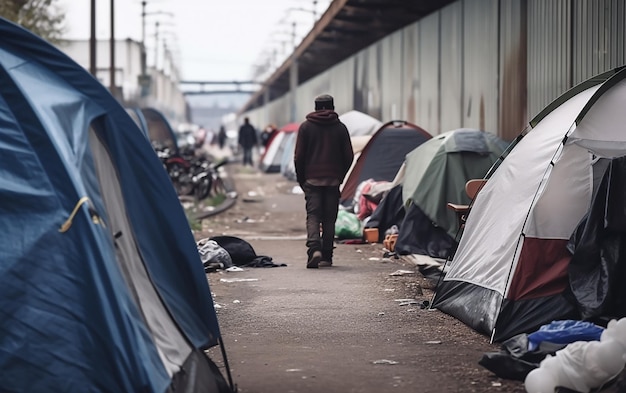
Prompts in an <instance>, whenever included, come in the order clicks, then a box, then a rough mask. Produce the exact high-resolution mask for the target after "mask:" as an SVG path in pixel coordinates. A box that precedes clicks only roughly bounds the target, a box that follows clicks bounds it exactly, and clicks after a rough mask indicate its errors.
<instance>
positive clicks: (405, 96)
mask: <svg viewBox="0 0 626 393" xmlns="http://www.w3.org/2000/svg"><path fill="white" fill-rule="evenodd" d="M417 34H418V25H417V24H413V25H410V26H408V27H406V28H405V29H404V31H403V37H404V38H403V40H402V53H403V56H404V60H403V63H404V67H403V69H402V74H401V75H402V86H403V87H402V104H403V110H402V115H403V116H404V118H405V119H406V120H407V121H410V122H411V123H416V117H417V114H416V113H417V95H418V86H419V84H418V75H419V60H418V57H419V56H418V52H419V51H418V45H417V42H418V35H417Z"/></svg>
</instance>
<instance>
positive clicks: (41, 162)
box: [0, 18, 232, 392]
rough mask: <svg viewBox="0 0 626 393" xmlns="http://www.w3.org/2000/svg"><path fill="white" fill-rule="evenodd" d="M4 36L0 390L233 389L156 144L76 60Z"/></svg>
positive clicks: (0, 66)
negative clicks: (218, 362) (210, 353)
mask: <svg viewBox="0 0 626 393" xmlns="http://www.w3.org/2000/svg"><path fill="white" fill-rule="evenodd" d="M0 37H2V39H0V179H1V181H0V201H1V202H0V232H1V233H2V236H0V391H3V392H5V391H8V392H26V391H28V392H74V391H76V392H78V391H80V392H85V391H89V392H139V391H141V392H166V391H171V390H175V389H177V390H180V391H183V390H184V391H215V392H217V391H220V392H222V391H227V390H226V389H230V388H229V387H228V386H225V385H226V384H225V381H224V378H223V377H222V376H221V374H220V372H219V369H217V368H216V366H215V364H214V363H213V362H212V361H211V360H210V359H209V358H208V357H207V356H206V355H205V353H204V349H207V348H209V347H211V346H214V345H217V344H218V343H221V338H220V331H219V326H218V321H217V317H216V314H215V310H214V308H213V301H212V298H211V292H210V289H209V286H208V283H207V279H206V276H205V273H204V270H203V266H202V263H201V261H200V257H199V254H198V251H197V247H196V243H195V241H194V238H193V236H192V233H191V230H190V228H189V225H188V222H187V219H186V217H185V214H184V211H183V209H182V207H181V205H180V203H179V201H178V198H177V196H176V193H175V192H174V189H173V187H172V185H171V182H170V180H169V178H168V176H167V174H166V173H165V171H164V170H163V168H162V165H161V163H160V162H159V160H158V158H157V156H156V154H155V153H154V151H153V149H152V147H151V146H150V143H149V142H148V140H147V139H146V138H145V136H144V135H143V134H142V132H141V131H140V130H139V128H138V127H137V125H136V124H135V123H134V122H133V120H132V119H131V118H130V116H129V115H128V114H127V113H126V111H125V110H124V108H123V107H122V106H121V105H120V104H118V102H117V101H116V100H115V99H114V98H113V97H112V96H111V95H110V94H109V93H108V91H107V90H106V89H105V88H104V87H103V86H102V85H101V84H100V83H99V82H98V81H97V80H96V79H94V78H93V77H92V76H91V75H90V74H89V73H87V72H86V71H85V70H84V69H83V68H82V67H80V66H79V65H78V64H76V63H75V62H74V61H72V60H71V59H70V58H69V57H67V56H66V55H64V54H63V53H61V52H60V51H58V50H57V49H55V48H54V47H53V46H51V45H50V44H48V43H46V42H45V41H43V40H42V39H40V38H38V37H36V36H34V35H33V34H31V33H29V32H28V31H26V30H24V29H22V28H21V27H19V26H17V25H15V24H13V23H11V22H8V21H7V20H4V19H2V18H0ZM222 349H223V347H222ZM223 354H224V355H225V352H223ZM229 376H230V375H229ZM231 387H232V381H231Z"/></svg>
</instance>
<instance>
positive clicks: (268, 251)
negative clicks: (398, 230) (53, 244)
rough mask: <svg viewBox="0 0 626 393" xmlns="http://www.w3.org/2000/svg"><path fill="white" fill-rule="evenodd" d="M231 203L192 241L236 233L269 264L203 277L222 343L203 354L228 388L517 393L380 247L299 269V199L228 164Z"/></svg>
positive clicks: (483, 344)
mask: <svg viewBox="0 0 626 393" xmlns="http://www.w3.org/2000/svg"><path fill="white" fill-rule="evenodd" d="M229 174H230V176H231V178H232V180H233V181H234V185H235V188H236V191H237V200H236V202H235V203H234V204H233V205H232V206H231V207H230V208H228V209H226V210H224V211H222V212H221V213H220V214H216V215H214V216H211V217H209V218H207V219H206V220H204V221H203V222H202V230H201V231H198V232H197V233H195V236H196V238H202V237H211V236H216V235H230V236H236V237H240V238H241V239H243V240H246V241H247V242H249V243H250V244H251V245H252V247H253V248H254V250H255V252H256V253H257V255H265V256H269V257H271V258H272V260H273V261H274V262H275V263H276V264H285V265H286V266H281V267H271V268H244V269H243V271H239V272H226V271H218V272H213V273H208V274H207V279H208V281H209V284H210V286H211V290H212V293H213V295H214V302H215V306H216V310H217V315H218V320H219V324H220V329H221V333H222V338H223V342H224V347H223V349H224V350H225V352H226V359H224V358H223V356H222V354H221V348H219V347H215V348H212V349H210V350H209V351H208V353H209V355H210V356H211V358H212V359H213V360H214V361H215V362H216V363H217V364H218V366H220V367H221V369H222V371H223V373H224V375H225V376H226V374H227V373H226V364H228V366H229V369H230V374H231V376H232V378H233V381H234V383H235V384H236V385H237V388H238V391H239V392H242V393H270V392H272V393H275V392H294V393H295V392H298V393H318V392H320V393H321V392H330V393H333V392H363V393H373V392H391V391H396V392H443V393H445V392H520V393H521V392H525V389H524V387H523V384H522V383H521V382H518V381H511V380H505V379H500V378H498V377H496V376H495V375H493V374H492V373H491V372H490V371H488V370H486V369H484V368H483V367H482V366H480V365H479V364H478V361H479V360H480V358H481V357H482V355H483V354H484V353H485V352H491V351H497V350H499V346H497V345H495V344H490V343H489V339H488V338H487V337H485V336H482V335H480V334H478V333H476V332H474V331H473V330H471V329H469V328H468V327H467V326H466V325H464V324H463V323H461V322H459V321H457V320H456V319H454V318H452V317H449V316H448V315H446V314H443V313H441V312H439V311H438V310H429V309H428V307H423V304H424V302H428V301H430V300H431V297H432V289H433V283H431V282H429V281H428V280H426V279H425V278H424V277H422V276H421V275H420V274H419V273H418V272H417V270H416V268H415V266H413V265H412V264H410V263H407V262H404V261H402V260H399V259H393V258H392V259H389V258H384V250H383V248H382V245H380V244H341V243H337V244H336V249H335V257H334V266H332V267H330V268H320V269H306V267H305V266H306V247H305V244H304V239H305V229H304V218H305V212H304V197H303V195H302V194H301V193H299V192H298V187H297V184H295V183H293V182H290V181H288V180H286V179H285V178H283V177H282V176H281V175H280V174H266V173H262V172H260V171H258V169H255V168H250V167H241V165H240V164H238V163H233V164H231V165H229Z"/></svg>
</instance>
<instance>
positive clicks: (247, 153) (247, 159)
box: [243, 147, 253, 166]
mask: <svg viewBox="0 0 626 393" xmlns="http://www.w3.org/2000/svg"><path fill="white" fill-rule="evenodd" d="M243 165H250V166H253V164H252V148H251V147H244V148H243Z"/></svg>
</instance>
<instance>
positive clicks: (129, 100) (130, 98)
mask: <svg viewBox="0 0 626 393" xmlns="http://www.w3.org/2000/svg"><path fill="white" fill-rule="evenodd" d="M58 48H59V49H61V50H62V51H63V52H65V53H66V54H67V55H68V56H69V57H71V58H72V59H73V60H74V61H76V62H77V63H78V64H80V65H81V66H83V67H84V68H85V69H87V70H89V64H90V61H89V60H90V59H89V40H65V41H63V43H61V44H59V45H58ZM109 54H110V42H109V40H98V42H97V43H96V78H97V79H98V80H99V81H100V82H101V83H102V84H103V85H104V86H105V87H107V88H108V89H109V91H111V90H112V89H111V86H110V85H111V83H110V81H111V78H110V75H111V73H110V58H109ZM141 75H142V72H141V43H140V42H137V41H134V40H132V39H130V38H128V39H125V40H116V41H115V89H114V91H112V93H113V95H114V96H115V97H116V98H117V99H118V101H120V102H121V103H122V104H123V105H124V106H126V107H152V108H155V109H158V110H159V111H161V112H162V113H163V114H164V115H165V116H166V117H168V120H170V121H171V122H172V123H173V124H177V123H180V122H187V121H189V120H190V117H189V110H188V106H187V102H186V100H185V96H184V95H183V93H182V91H181V90H180V88H179V83H178V82H179V81H180V77H179V74H178V69H177V68H176V66H175V64H174V62H173V61H172V58H171V56H168V52H165V55H163V57H162V59H160V60H159V67H158V68H156V69H155V67H154V66H150V67H147V68H146V75H147V77H143V78H142V77H141ZM141 82H144V85H143V86H142V84H141Z"/></svg>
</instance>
